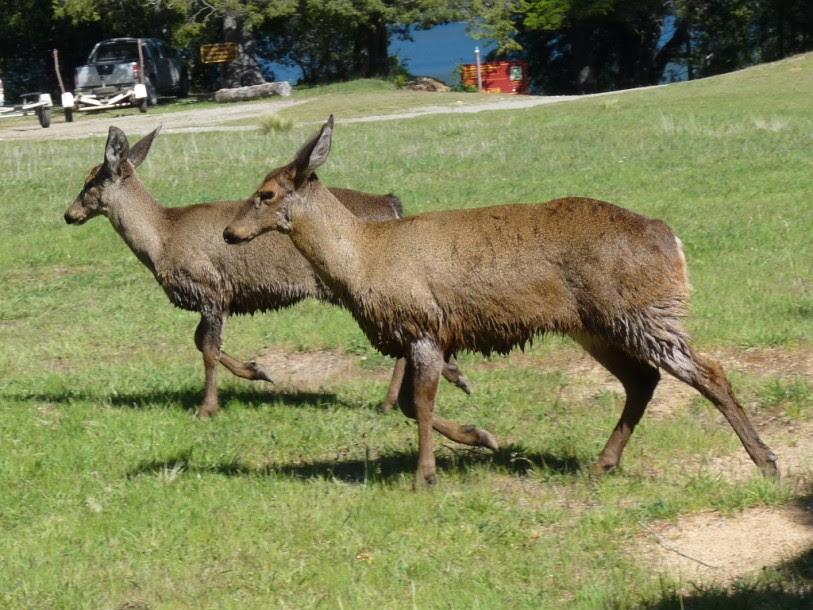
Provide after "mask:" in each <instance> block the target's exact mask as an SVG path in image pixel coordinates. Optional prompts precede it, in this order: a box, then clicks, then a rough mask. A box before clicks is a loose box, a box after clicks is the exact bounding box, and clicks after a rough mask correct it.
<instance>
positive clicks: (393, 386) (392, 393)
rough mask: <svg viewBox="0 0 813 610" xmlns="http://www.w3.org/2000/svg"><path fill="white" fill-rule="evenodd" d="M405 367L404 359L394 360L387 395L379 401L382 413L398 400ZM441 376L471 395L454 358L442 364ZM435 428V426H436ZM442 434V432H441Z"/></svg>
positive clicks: (467, 382)
mask: <svg viewBox="0 0 813 610" xmlns="http://www.w3.org/2000/svg"><path fill="white" fill-rule="evenodd" d="M405 367H406V359H404V358H398V360H396V361H395V366H394V367H393V369H392V377H391V378H390V387H389V389H388V390H387V396H386V398H384V402H382V403H381V410H382V411H383V412H384V413H389V412H390V411H392V408H393V407H394V406H395V403H397V402H398V391H399V390H400V389H401V383H403V381H404V369H405ZM443 377H444V378H445V379H446V381H448V382H449V383H451V384H454V385H455V386H456V387H458V388H460V389H461V390H463V391H464V392H465V393H466V394H468V395H471V382H470V381H469V380H468V378H466V376H465V375H464V374H463V371H461V370H460V367H459V366H457V361H456V360H455V359H454V358H449V360H448V361H447V362H446V363H444V365H443ZM436 429H437V428H436ZM441 434H442V433H441Z"/></svg>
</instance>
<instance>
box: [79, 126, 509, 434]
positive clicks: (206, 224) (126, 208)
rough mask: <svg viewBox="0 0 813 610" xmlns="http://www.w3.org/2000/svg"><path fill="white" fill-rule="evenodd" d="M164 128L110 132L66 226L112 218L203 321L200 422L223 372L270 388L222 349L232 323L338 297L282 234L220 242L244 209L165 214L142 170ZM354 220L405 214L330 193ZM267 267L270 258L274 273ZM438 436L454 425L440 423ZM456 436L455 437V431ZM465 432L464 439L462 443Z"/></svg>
mask: <svg viewBox="0 0 813 610" xmlns="http://www.w3.org/2000/svg"><path fill="white" fill-rule="evenodd" d="M159 130H160V126H159V127H158V128H157V129H155V130H153V131H152V132H151V133H149V134H148V135H146V136H145V137H143V138H142V139H140V140H139V141H138V142H136V143H135V144H134V145H133V146H132V147H130V146H129V142H128V140H127V136H126V135H125V134H124V132H123V131H121V130H120V129H118V128H117V127H115V126H111V127H110V129H109V133H108V138H107V142H106V144H105V152H104V161H103V162H102V163H101V164H99V165H96V166H94V167H93V169H91V171H90V173H89V174H88V176H87V178H86V179H85V183H84V186H83V187H82V190H81V192H80V193H79V195H78V196H77V197H76V199H75V200H74V202H73V203H72V204H71V205H70V207H68V209H67V211H66V212H65V222H67V223H68V224H75V225H81V224H84V223H85V222H87V221H88V220H90V219H91V218H93V217H95V216H99V215H102V216H106V217H107V218H108V220H109V221H110V223H111V224H112V225H113V227H114V228H115V230H116V231H117V232H118V233H119V235H120V236H121V237H122V239H123V240H124V241H125V243H126V244H127V245H128V246H129V247H130V249H131V250H132V251H133V253H134V254H135V255H136V257H137V258H138V260H139V261H141V263H143V264H144V265H145V266H146V267H147V268H148V269H149V270H150V271H151V272H152V274H153V276H154V277H155V279H156V280H157V281H158V283H159V284H160V285H161V287H162V288H163V290H164V292H165V293H166V295H167V297H168V298H169V300H170V302H171V303H172V304H173V305H175V306H177V307H179V308H181V309H185V310H189V311H194V312H198V313H200V322H199V323H198V325H197V328H196V330H195V336H194V338H195V346H196V347H197V349H198V350H199V351H200V352H201V353H202V355H203V366H204V373H205V391H204V398H203V403H202V404H201V405H200V406H199V407H198V408H197V410H196V413H197V415H198V417H200V418H206V417H210V416H212V415H214V414H215V413H217V412H218V410H219V400H218V389H217V383H218V375H217V373H218V367H217V365H218V363H219V364H221V365H223V366H224V367H225V368H226V369H228V370H229V371H230V372H231V373H232V374H234V375H235V376H237V377H241V378H244V379H249V380H263V381H271V378H270V377H269V375H268V374H267V373H266V372H265V371H264V370H262V369H261V368H260V367H258V366H256V364H255V363H253V362H241V361H240V360H238V359H236V358H234V357H232V356H230V355H229V354H228V353H226V352H225V351H224V350H223V349H222V341H223V331H224V326H225V322H226V319H227V318H228V317H229V316H230V315H235V314H253V313H255V312H263V311H274V310H278V309H282V308H284V307H288V306H291V305H294V304H295V303H298V302H300V301H302V300H304V299H305V298H308V297H313V298H316V299H318V300H321V301H323V302H326V303H331V304H336V303H338V300H337V298H336V297H335V295H333V293H331V292H330V291H329V289H328V288H327V287H326V286H325V285H324V283H323V282H322V281H321V280H319V278H318V277H317V276H316V274H315V273H314V271H313V268H312V267H311V265H310V264H309V263H308V262H307V261H306V260H305V258H304V257H303V256H302V255H301V254H299V252H298V251H297V249H296V248H295V247H294V246H293V243H292V242H291V240H290V239H289V238H288V237H287V236H285V235H282V234H268V236H267V238H266V239H260V240H257V241H256V243H253V244H247V245H246V247H244V248H234V247H229V246H226V244H224V243H223V238H222V233H223V229H224V228H225V226H226V225H227V224H228V222H229V221H230V220H231V219H232V218H233V217H234V215H235V214H236V212H237V210H238V208H239V206H240V205H242V203H243V200H235V201H221V202H215V203H198V204H193V205H188V206H182V207H164V206H162V205H161V204H160V203H159V202H158V201H157V200H156V199H155V198H154V197H153V196H152V195H151V194H150V192H149V191H148V190H147V188H146V187H145V185H144V184H143V182H142V181H141V180H140V178H139V177H138V173H137V172H136V168H137V167H138V166H139V165H141V163H142V162H143V161H144V159H145V158H146V157H147V154H148V153H149V151H150V149H151V147H152V143H153V141H154V139H155V137H156V135H157V134H158V132H159ZM331 192H332V193H333V195H334V196H336V197H338V198H339V200H340V201H342V202H343V204H342V205H344V206H346V207H345V209H347V210H348V211H349V212H350V213H351V214H358V215H359V216H360V217H364V218H365V219H367V220H370V221H371V222H378V221H382V220H385V219H389V218H396V217H399V216H401V215H402V214H403V207H402V205H401V202H400V200H399V199H398V198H397V197H395V196H394V195H372V194H369V193H363V192H359V191H353V190H350V189H343V188H334V189H331ZM266 259H273V261H274V262H273V263H272V264H270V265H268V264H266V263H265V262H259V261H265V260H266ZM404 370H405V363H404V362H396V365H395V367H394V371H393V375H392V379H391V382H390V388H389V390H388V392H387V397H386V399H385V401H384V403H383V407H384V408H385V410H386V408H387V406H388V405H389V406H391V405H392V404H394V403H395V399H396V397H397V395H398V391H399V387H400V384H401V380H402V378H403V375H404ZM443 374H444V376H445V377H446V379H448V380H449V381H450V382H451V383H453V384H454V385H456V386H457V387H459V388H460V389H461V390H463V391H464V392H466V393H467V394H468V393H470V392H471V388H470V384H469V381H468V379H467V378H466V377H465V375H463V373H462V371H461V370H460V369H459V367H458V366H457V364H456V363H455V361H454V360H453V359H452V360H450V362H448V363H446V364H445V365H444V368H443ZM436 425H437V427H438V429H439V430H440V431H441V432H444V431H448V429H449V427H450V424H449V423H448V422H446V420H443V419H442V418H437V421H436ZM452 433H455V430H452ZM462 434H463V433H459V434H458V436H460V435H462ZM464 437H465V438H464V440H466V439H468V440H470V441H471V442H475V441H476V442H477V443H478V444H479V445H482V446H486V447H496V444H495V443H496V441H495V439H494V437H493V435H492V434H491V433H489V432H488V431H486V430H481V429H479V428H477V427H476V426H470V430H468V431H467V432H466V434H465V435H464Z"/></svg>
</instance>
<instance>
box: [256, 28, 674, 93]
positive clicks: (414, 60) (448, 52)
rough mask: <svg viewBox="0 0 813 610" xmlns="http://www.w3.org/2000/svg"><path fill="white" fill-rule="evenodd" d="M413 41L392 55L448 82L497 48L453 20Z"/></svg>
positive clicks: (399, 43) (280, 69)
mask: <svg viewBox="0 0 813 610" xmlns="http://www.w3.org/2000/svg"><path fill="white" fill-rule="evenodd" d="M674 27H675V26H674V19H673V18H672V17H667V19H666V20H665V23H664V29H663V33H662V35H661V39H660V41H659V43H658V46H662V45H663V44H665V43H666V41H668V40H669V38H670V37H671V36H672V33H673V32H674ZM411 38H412V40H398V39H397V38H395V37H393V39H392V40H391V41H390V47H389V52H390V55H394V56H397V57H398V58H400V60H401V62H402V63H403V64H404V65H405V66H406V68H407V70H408V71H409V72H411V73H412V74H414V75H415V76H432V77H434V78H438V79H440V80H442V81H444V82H445V83H448V84H457V83H458V82H459V81H460V77H459V75H458V74H457V67H458V66H459V65H460V64H464V63H465V64H469V63H474V48H475V47H479V48H480V58H481V59H484V58H485V56H486V55H487V54H488V53H489V52H490V51H492V50H494V49H496V48H497V43H496V42H495V41H493V40H475V39H473V38H472V37H471V36H469V35H468V34H467V33H466V24H465V23H449V24H446V25H439V26H435V27H433V28H431V29H429V30H415V31H413V32H412V35H411ZM271 67H272V69H273V70H274V75H275V77H276V79H277V80H287V81H289V82H291V83H292V84H295V83H296V82H297V81H298V80H299V79H300V78H301V77H302V71H301V70H300V69H299V68H292V67H290V66H283V65H280V64H271ZM686 78H687V71H686V67H685V65H680V64H671V63H670V64H669V65H668V66H667V67H666V70H665V71H664V74H663V77H662V79H661V82H672V81H680V80H686Z"/></svg>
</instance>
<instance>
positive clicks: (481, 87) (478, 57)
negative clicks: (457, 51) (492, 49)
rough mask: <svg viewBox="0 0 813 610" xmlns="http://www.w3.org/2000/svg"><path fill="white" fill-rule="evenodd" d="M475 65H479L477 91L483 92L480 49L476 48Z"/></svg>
mask: <svg viewBox="0 0 813 610" xmlns="http://www.w3.org/2000/svg"><path fill="white" fill-rule="evenodd" d="M474 63H475V64H477V91H482V90H483V75H482V73H481V72H480V47H474Z"/></svg>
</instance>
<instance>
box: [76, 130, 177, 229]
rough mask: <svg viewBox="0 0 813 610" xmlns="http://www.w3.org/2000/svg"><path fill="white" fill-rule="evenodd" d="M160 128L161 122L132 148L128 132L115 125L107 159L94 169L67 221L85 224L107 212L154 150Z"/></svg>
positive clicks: (105, 154)
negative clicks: (128, 180) (154, 141)
mask: <svg viewBox="0 0 813 610" xmlns="http://www.w3.org/2000/svg"><path fill="white" fill-rule="evenodd" d="M160 130H161V127H160V126H159V127H157V128H156V129H154V130H153V131H152V132H150V133H149V134H147V135H146V136H144V137H143V138H141V139H140V140H139V141H138V142H136V143H135V144H134V145H133V147H132V148H130V145H129V143H128V142H127V136H126V135H124V132H123V131H122V130H121V129H119V128H118V127H114V126H111V127H110V131H109V132H108V135H107V144H106V145H105V148H104V162H103V163H101V164H99V165H97V166H96V167H94V168H93V169H92V170H90V173H89V174H88V176H87V178H85V185H84V186H83V187H82V190H81V192H80V193H79V195H78V196H77V197H76V199H75V200H74V202H73V203H72V204H71V205H70V207H69V208H68V209H67V211H66V212H65V222H67V223H68V224H83V223H85V222H87V221H88V220H90V219H91V218H93V217H94V216H98V215H99V214H103V215H106V214H107V210H108V207H109V205H110V202H111V201H112V199H113V198H114V197H115V195H116V192H117V191H118V190H119V189H121V188H122V187H124V186H125V185H126V181H127V179H128V178H129V177H131V176H133V175H134V174H135V168H136V167H138V166H139V165H141V163H142V162H143V161H144V159H145V158H146V156H147V153H149V152H150V147H151V146H152V141H153V140H154V139H155V136H156V135H158V132H159V131H160Z"/></svg>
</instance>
